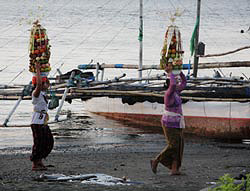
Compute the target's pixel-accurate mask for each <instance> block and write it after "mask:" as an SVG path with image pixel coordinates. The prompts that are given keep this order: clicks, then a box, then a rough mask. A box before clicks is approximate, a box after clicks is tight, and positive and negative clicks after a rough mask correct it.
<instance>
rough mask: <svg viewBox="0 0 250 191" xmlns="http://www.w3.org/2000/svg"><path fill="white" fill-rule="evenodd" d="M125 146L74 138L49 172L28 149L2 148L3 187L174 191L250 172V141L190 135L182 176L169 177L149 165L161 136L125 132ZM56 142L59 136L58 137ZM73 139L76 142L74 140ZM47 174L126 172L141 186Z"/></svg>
mask: <svg viewBox="0 0 250 191" xmlns="http://www.w3.org/2000/svg"><path fill="white" fill-rule="evenodd" d="M126 136H127V137H126V138H127V139H128V141H127V142H126V144H116V143H112V142H110V143H105V144H95V143H93V142H92V143H86V142H85V141H84V140H79V139H75V140H71V144H70V145H64V146H62V145H57V142H56V144H55V148H54V150H53V151H52V153H51V154H50V155H49V157H48V158H47V159H46V160H45V164H46V165H49V166H50V167H48V170H47V171H43V172H41V171H40V172H33V171H31V162H30V161H29V155H30V149H29V148H26V151H27V152H26V153H24V152H21V153H20V152H17V151H18V149H16V150H14V149H7V151H8V152H3V151H1V155H0V169H1V172H0V190H1V191H2V190H3V191H6V190H11V191H13V190H19V191H22V190H23V191H24V190H29V191H35V190H50V191H51V190H53V191H57V190H58V191H59V190H70V191H78V190H79V191H80V190H81V191H82V190H93V191H94V190H95V191H96V190H148V191H153V190H164V191H166V190H173V191H180V190H185V191H195V190H200V189H202V188H205V187H207V186H209V184H208V183H209V182H214V181H216V180H217V179H218V178H219V177H220V176H222V175H224V174H225V173H229V174H231V175H232V176H233V177H235V176H238V175H239V174H240V173H241V172H242V171H243V170H246V171H247V172H250V161H249V156H250V155H249V150H250V146H249V145H243V144H228V143H216V142H213V141H211V140H207V139H195V138H186V140H185V151H184V159H183V166H182V169H181V170H182V173H183V174H182V175H181V176H170V175H169V171H168V170H167V169H166V168H165V167H163V166H162V165H159V166H158V172H157V174H156V175H155V174H153V173H152V172H151V169H150V163H149V161H150V159H152V158H153V157H154V156H156V155H157V154H158V152H160V151H161V149H163V147H164V146H165V140H164V137H163V136H162V135H154V134H148V135H147V136H146V137H144V138H143V141H138V138H137V137H140V136H145V135H126ZM56 141H57V139H56ZM73 142H74V144H72V143H73ZM43 173H46V174H54V173H60V174H65V175H78V174H89V173H104V174H107V175H111V176H114V177H120V178H121V177H124V176H126V177H127V178H128V179H130V180H131V181H136V182H139V183H143V184H135V185H115V186H103V185H95V184H83V183H81V182H80V181H75V182H48V181H37V180H36V179H37V178H38V177H39V176H40V175H41V174H43Z"/></svg>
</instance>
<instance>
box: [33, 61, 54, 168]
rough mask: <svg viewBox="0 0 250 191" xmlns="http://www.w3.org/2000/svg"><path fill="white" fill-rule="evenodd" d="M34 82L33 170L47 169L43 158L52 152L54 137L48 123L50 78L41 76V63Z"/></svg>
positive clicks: (38, 64) (38, 65)
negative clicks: (47, 97) (47, 95)
mask: <svg viewBox="0 0 250 191" xmlns="http://www.w3.org/2000/svg"><path fill="white" fill-rule="evenodd" d="M32 84H33V85H34V86H35V89H34V91H33V92H32V104H33V105H34V111H33V115H32V121H31V129H32V133H33V147H32V154H31V156H30V160H31V161H32V170H34V171H37V170H47V168H46V167H45V166H44V164H43V162H42V159H44V158H46V157H47V156H48V155H49V153H50V152H51V150H52V148H53V145H54V139H53V135H52V133H51V131H50V128H49V126H48V124H47V122H48V113H47V111H48V102H47V99H46V93H45V92H46V90H47V89H48V88H49V80H48V78H47V77H41V74H40V63H36V76H34V77H33V78H32Z"/></svg>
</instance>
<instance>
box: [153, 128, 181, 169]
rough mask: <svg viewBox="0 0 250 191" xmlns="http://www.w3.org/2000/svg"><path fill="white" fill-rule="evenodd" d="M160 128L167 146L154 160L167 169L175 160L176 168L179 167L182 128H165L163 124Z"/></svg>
mask: <svg viewBox="0 0 250 191" xmlns="http://www.w3.org/2000/svg"><path fill="white" fill-rule="evenodd" d="M162 128H163V132H164V135H165V138H166V141H167V146H166V147H165V148H164V149H163V150H162V152H161V153H160V154H159V155H158V156H157V158H156V160H158V161H159V162H160V163H161V164H163V165H164V166H166V167H167V168H169V169H171V168H172V163H173V161H174V160H176V161H177V168H180V167H181V163H182V156H183V149H184V139H183V129H181V128H167V127H165V126H164V125H163V126H162Z"/></svg>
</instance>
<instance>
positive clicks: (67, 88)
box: [55, 72, 75, 121]
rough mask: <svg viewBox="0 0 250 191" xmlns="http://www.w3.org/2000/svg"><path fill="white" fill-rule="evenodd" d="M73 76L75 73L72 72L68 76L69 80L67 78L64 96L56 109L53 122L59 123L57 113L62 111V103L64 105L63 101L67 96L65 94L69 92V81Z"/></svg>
mask: <svg viewBox="0 0 250 191" xmlns="http://www.w3.org/2000/svg"><path fill="white" fill-rule="evenodd" d="M74 75H75V72H72V73H71V75H70V78H69V81H68V86H67V87H66V88H65V91H64V94H63V96H62V100H61V102H60V105H59V107H58V109H57V112H56V115H55V121H59V113H60V111H61V109H62V106H63V103H64V101H65V99H66V96H67V93H68V91H69V85H70V81H71V80H72V78H73V77H74Z"/></svg>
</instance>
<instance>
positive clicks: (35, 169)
mask: <svg viewBox="0 0 250 191" xmlns="http://www.w3.org/2000/svg"><path fill="white" fill-rule="evenodd" d="M42 170H47V168H46V167H42V166H38V165H33V166H32V171H42Z"/></svg>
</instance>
